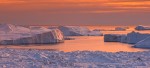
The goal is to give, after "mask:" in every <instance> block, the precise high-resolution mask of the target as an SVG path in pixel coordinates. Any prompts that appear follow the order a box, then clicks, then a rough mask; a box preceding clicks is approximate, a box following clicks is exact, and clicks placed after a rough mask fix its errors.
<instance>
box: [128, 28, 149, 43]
mask: <svg viewBox="0 0 150 68" xmlns="http://www.w3.org/2000/svg"><path fill="white" fill-rule="evenodd" d="M149 36H150V34H142V33H139V32H134V31H133V32H131V33H128V34H127V43H129V44H136V43H137V42H139V41H141V40H143V39H145V38H147V37H149Z"/></svg>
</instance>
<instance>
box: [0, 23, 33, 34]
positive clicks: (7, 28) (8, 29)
mask: <svg viewBox="0 0 150 68" xmlns="http://www.w3.org/2000/svg"><path fill="white" fill-rule="evenodd" d="M25 32H30V29H29V28H26V27H23V26H16V25H12V24H0V33H25Z"/></svg>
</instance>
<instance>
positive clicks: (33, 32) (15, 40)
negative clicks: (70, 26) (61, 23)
mask: <svg viewBox="0 0 150 68" xmlns="http://www.w3.org/2000/svg"><path fill="white" fill-rule="evenodd" d="M16 27H20V26H16ZM16 27H15V28H14V29H16V31H13V32H9V33H1V34H0V44H3V45H13V44H50V43H59V42H64V36H63V34H62V32H61V31H60V30H59V29H46V28H44V27H32V28H30V29H29V31H27V32H24V33H22V32H19V33H18V30H17V28H16ZM24 28H25V27H24ZM24 28H23V29H24ZM26 29H27V28H26ZM20 30H21V29H20Z"/></svg>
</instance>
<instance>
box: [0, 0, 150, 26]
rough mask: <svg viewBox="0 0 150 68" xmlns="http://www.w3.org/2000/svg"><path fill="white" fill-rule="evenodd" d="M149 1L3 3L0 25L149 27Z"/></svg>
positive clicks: (29, 0) (4, 0)
mask: <svg viewBox="0 0 150 68" xmlns="http://www.w3.org/2000/svg"><path fill="white" fill-rule="evenodd" d="M149 18H150V0H0V23H10V24H19V25H150V19H149Z"/></svg>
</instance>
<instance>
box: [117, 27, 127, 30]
mask: <svg viewBox="0 0 150 68" xmlns="http://www.w3.org/2000/svg"><path fill="white" fill-rule="evenodd" d="M115 30H116V31H126V28H125V27H116V28H115Z"/></svg>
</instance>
